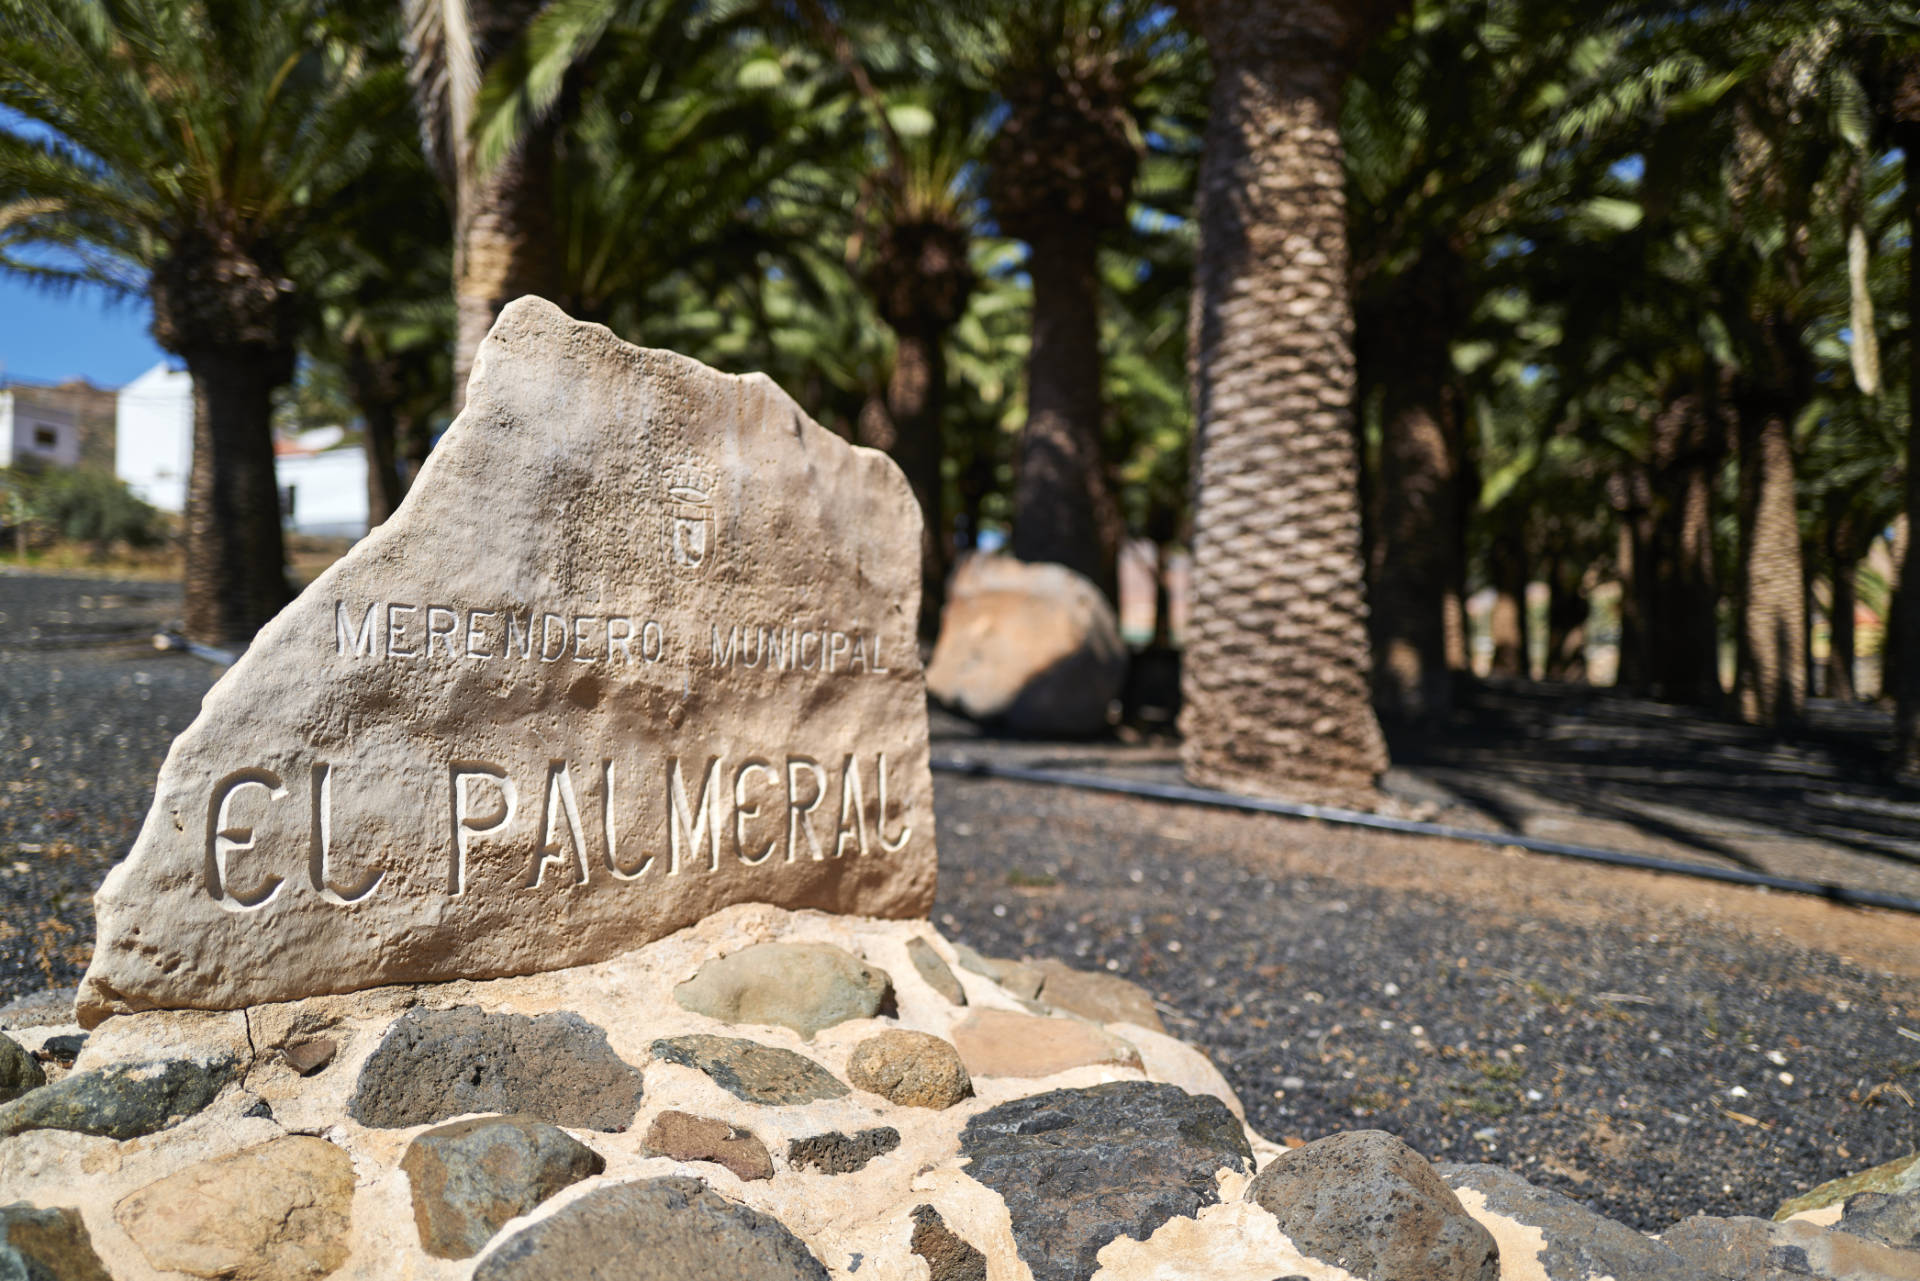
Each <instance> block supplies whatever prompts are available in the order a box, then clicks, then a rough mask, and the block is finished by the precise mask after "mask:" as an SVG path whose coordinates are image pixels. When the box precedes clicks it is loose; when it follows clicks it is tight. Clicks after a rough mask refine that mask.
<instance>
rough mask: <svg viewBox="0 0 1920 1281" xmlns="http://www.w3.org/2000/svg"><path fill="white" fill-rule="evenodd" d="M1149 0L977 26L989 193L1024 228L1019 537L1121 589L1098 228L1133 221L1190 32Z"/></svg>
mask: <svg viewBox="0 0 1920 1281" xmlns="http://www.w3.org/2000/svg"><path fill="white" fill-rule="evenodd" d="M1157 9H1158V7H1157V6H1155V5H1153V4H1150V3H1145V2H1143V0H1120V2H1118V3H1116V2H1114V0H1039V2H1038V3H1022V4H1005V5H1001V6H997V7H996V9H995V10H993V11H990V12H989V13H987V14H986V15H984V16H985V21H984V22H983V23H982V24H981V30H982V34H983V35H984V37H985V39H984V48H983V52H982V53H981V54H979V55H977V56H978V57H979V59H980V61H982V63H983V64H984V66H983V71H984V74H985V77H986V78H988V79H989V80H990V81H991V83H992V84H993V85H994V87H995V88H996V89H997V91H998V93H999V97H1000V101H1001V104H1002V105H1003V106H1004V108H1005V117H1004V120H1003V121H1002V123H1001V125H1000V128H999V130H998V131H997V132H996V134H995V135H994V138H993V141H992V143H991V144H990V145H989V147H988V150H987V157H986V158H987V184H986V194H987V202H988V204H989V206H990V207H991V208H992V211H993V216H994V218H995V220H996V221H997V222H998V224H999V227H1000V230H1001V231H1002V232H1004V233H1006V234H1007V235H1010V236H1013V237H1015V238H1017V239H1020V240H1024V241H1025V242H1026V243H1027V245H1028V247H1029V249H1030V253H1029V255H1028V258H1027V272H1028V275H1029V276H1030V278H1031V279H1032V281H1033V338H1032V343H1031V345H1030V347H1029V350H1028V358H1027V423H1026V427H1025V429H1024V430H1023V431H1022V432H1021V435H1020V456H1019V464H1018V474H1017V481H1016V485H1015V492H1014V514H1013V551H1014V554H1015V555H1016V556H1018V557H1019V558H1020V559H1022V560H1028V561H1057V562H1059V563H1061V564H1064V565H1066V566H1068V567H1069V568H1071V569H1074V570H1077V571H1078V572H1080V573H1081V574H1084V575H1086V576H1087V577H1088V578H1090V579H1092V580H1093V581H1094V582H1095V583H1097V584H1098V585H1099V586H1100V587H1101V589H1102V590H1103V591H1105V592H1106V593H1107V595H1108V596H1110V597H1111V596H1114V595H1115V594H1116V592H1117V585H1118V580H1117V578H1116V574H1117V559H1116V558H1117V556H1118V554H1119V544H1120V537H1121V533H1122V520H1121V512H1120V506H1119V502H1118V500H1117V498H1116V496H1115V493H1114V485H1113V479H1112V477H1111V476H1110V475H1109V467H1110V463H1109V460H1108V458H1107V457H1106V451H1105V450H1103V448H1102V432H1103V427H1104V423H1103V421H1102V420H1103V418H1104V404H1103V395H1102V386H1101V381H1102V378H1101V370H1102V358H1101V350H1100V337H1101V331H1100V294H1101V279H1100V264H1099V254H1100V249H1101V245H1102V242H1103V241H1104V240H1107V239H1110V238H1111V236H1112V234H1113V233H1114V232H1115V231H1117V230H1119V229H1120V228H1122V227H1124V226H1125V225H1126V220H1127V212H1128V206H1129V203H1130V202H1131V200H1132V198H1133V188H1134V183H1135V180H1136V178H1137V177H1138V174H1139V171H1140V165H1141V159H1142V154H1143V152H1144V151H1145V150H1146V141H1145V139H1146V136H1147V135H1148V134H1149V133H1150V132H1151V128H1150V119H1148V118H1150V117H1151V115H1152V114H1153V108H1154V106H1155V103H1154V97H1155V96H1156V95H1159V96H1161V97H1162V98H1166V97H1171V96H1173V95H1177V94H1178V93H1179V91H1180V89H1181V87H1182V82H1183V81H1185V82H1191V81H1192V80H1193V79H1194V78H1195V77H1194V76H1193V75H1192V72H1191V70H1190V64H1191V63H1192V62H1193V61H1194V58H1193V56H1192V55H1193V42H1192V40H1191V39H1189V38H1188V37H1187V36H1186V35H1185V33H1184V32H1181V31H1179V30H1178V29H1177V28H1175V27H1173V26H1172V25H1171V24H1170V23H1168V22H1167V21H1166V20H1165V15H1164V12H1157Z"/></svg>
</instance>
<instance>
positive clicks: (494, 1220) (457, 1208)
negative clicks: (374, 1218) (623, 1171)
mask: <svg viewBox="0 0 1920 1281" xmlns="http://www.w3.org/2000/svg"><path fill="white" fill-rule="evenodd" d="M400 1168H401V1169H402V1170H404V1171H406V1175H407V1182H408V1186H409V1187H410V1188H411V1190H412V1194H413V1221H414V1226H415V1227H416V1228H417V1229H418V1231H419V1233H420V1247H421V1248H422V1249H424V1250H425V1251H426V1252H427V1253H428V1254H431V1255H433V1256H434V1257H435V1258H437V1259H470V1258H472V1257H473V1256H474V1255H476V1254H478V1253H480V1250H481V1248H482V1247H484V1246H485V1245H486V1244H487V1242H488V1240H490V1239H491V1238H492V1236H493V1234H494V1233H495V1232H498V1231H499V1230H500V1225H501V1224H503V1223H505V1222H506V1221H507V1220H508V1219H511V1218H513V1217H514V1216H515V1215H520V1214H525V1213H526V1212H527V1211H529V1210H531V1209H533V1207H534V1206H536V1205H539V1204H540V1203H541V1202H542V1201H545V1200H546V1199H547V1198H548V1197H550V1196H552V1195H553V1194H554V1193H556V1192H558V1191H559V1190H560V1189H561V1188H564V1187H569V1186H571V1185H573V1184H575V1183H578V1182H579V1181H580V1180H582V1179H586V1178H591V1177H593V1176H594V1175H596V1174H599V1173H600V1172H601V1171H603V1170H605V1169H606V1168H607V1162H606V1158H605V1157H602V1156H601V1155H600V1154H599V1153H597V1152H595V1151H594V1150H593V1149H592V1148H589V1147H588V1146H587V1145H586V1144H584V1143H582V1142H580V1141H579V1140H578V1139H576V1138H574V1137H573V1136H572V1135H570V1134H568V1133H567V1132H566V1131H565V1130H562V1129H560V1128H559V1127H557V1126H552V1125H548V1124H547V1123H546V1122H544V1121H541V1120H538V1119H537V1118H535V1117H530V1116H500V1117H477V1118H475V1119H473V1120H470V1121H456V1122H454V1123H453V1124H452V1125H443V1126H440V1127H439V1128H437V1129H432V1130H428V1131H427V1132H426V1133H424V1134H421V1135H419V1136H417V1137H416V1138H415V1139H414V1140H413V1142H412V1143H409V1144H408V1145H407V1151H406V1155H405V1156H403V1157H401V1158H400Z"/></svg>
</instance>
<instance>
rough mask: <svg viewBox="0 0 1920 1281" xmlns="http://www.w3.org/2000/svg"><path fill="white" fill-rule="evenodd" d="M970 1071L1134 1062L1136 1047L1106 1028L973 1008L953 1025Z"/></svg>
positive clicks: (1008, 1072)
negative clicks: (961, 1020)
mask: <svg viewBox="0 0 1920 1281" xmlns="http://www.w3.org/2000/svg"><path fill="white" fill-rule="evenodd" d="M953 1044H954V1047H955V1048H956V1049H958V1050H959V1051H960V1059H961V1061H962V1062H963V1063H965V1064H966V1065H967V1071H968V1072H969V1073H971V1074H972V1075H974V1076H1025V1077H1033V1076H1052V1075H1053V1074H1054V1073H1055V1072H1064V1071H1066V1070H1067V1069H1068V1068H1076V1067H1088V1066H1093V1065H1104V1066H1111V1067H1135V1068H1137V1067H1139V1066H1140V1052H1139V1051H1138V1050H1136V1049H1134V1047H1133V1046H1131V1045H1129V1044H1127V1042H1125V1041H1123V1040H1121V1039H1120V1038H1119V1037H1117V1036H1114V1035H1113V1034H1112V1033H1111V1032H1107V1031H1104V1030H1103V1029H1101V1028H1098V1027H1095V1026H1094V1025H1093V1024H1091V1023H1081V1022H1079V1021H1077V1020H1074V1019H1050V1018H1039V1017H1036V1016H1034V1015H1031V1014H1015V1013H1013V1012H1012V1011H1011V1010H975V1011H974V1012H973V1013H972V1014H969V1015H968V1016H967V1018H966V1020H965V1021H964V1022H962V1023H960V1024H958V1025H956V1026H955V1027H954V1029H953Z"/></svg>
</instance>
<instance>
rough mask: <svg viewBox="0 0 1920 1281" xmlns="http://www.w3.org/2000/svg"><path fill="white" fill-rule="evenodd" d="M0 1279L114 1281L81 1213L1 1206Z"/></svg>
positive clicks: (21, 1204)
mask: <svg viewBox="0 0 1920 1281" xmlns="http://www.w3.org/2000/svg"><path fill="white" fill-rule="evenodd" d="M0 1277H6V1278H8V1279H9V1281H12V1278H15V1277H18V1278H20V1281H113V1277H112V1275H111V1274H110V1273H108V1271H107V1268H106V1265H105V1264H104V1263H102V1262H100V1256H99V1255H97V1254H95V1253H94V1252H93V1238H92V1237H90V1236H88V1235H87V1225H86V1224H85V1223H84V1222H82V1221H81V1218H80V1211H78V1210H69V1209H66V1208H64V1207H62V1208H57V1209H51V1210H42V1209H40V1208H39V1207H38V1206H33V1205H29V1204H27V1203H26V1202H25V1201H15V1202H14V1203H13V1204H12V1205H0Z"/></svg>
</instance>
